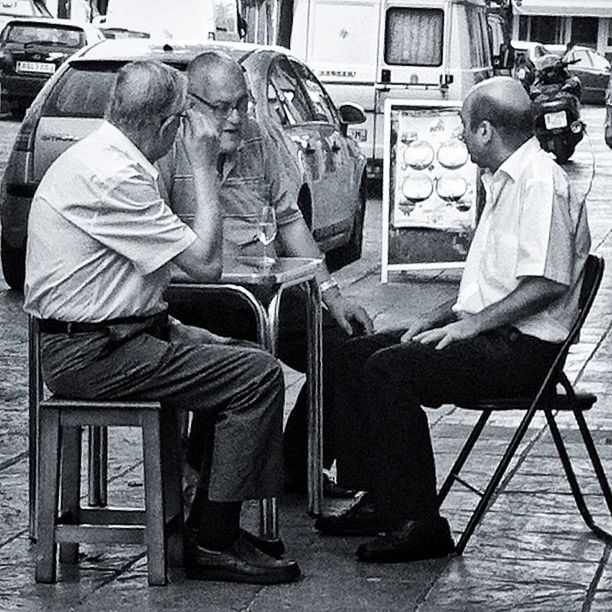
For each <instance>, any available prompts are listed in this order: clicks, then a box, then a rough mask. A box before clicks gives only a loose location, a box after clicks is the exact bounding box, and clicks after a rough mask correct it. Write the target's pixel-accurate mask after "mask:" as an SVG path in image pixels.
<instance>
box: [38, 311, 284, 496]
mask: <svg viewBox="0 0 612 612" xmlns="http://www.w3.org/2000/svg"><path fill="white" fill-rule="evenodd" d="M41 344H42V365H43V373H44V378H45V382H46V383H47V386H48V387H49V388H50V389H51V391H53V393H56V394H58V395H61V396H63V397H69V398H70V397H73V398H85V399H99V398H101V399H114V398H122V399H130V398H139V399H154V400H160V401H161V402H162V404H164V405H167V406H170V407H172V408H177V409H183V410H192V411H194V413H195V414H201V415H203V421H204V422H205V423H206V424H207V426H206V427H203V428H202V429H201V430H199V431H198V432H197V433H196V434H195V435H198V436H199V439H198V440H197V441H192V444H199V445H200V446H201V447H202V448H203V449H204V451H203V452H202V453H201V455H200V463H199V464H198V467H200V468H201V479H200V481H201V486H202V488H203V489H204V490H206V491H207V492H208V498H209V499H210V500H212V501H217V502H233V501H242V500H245V499H253V498H264V497H273V496H277V495H279V494H280V493H281V492H282V485H283V478H282V454H281V436H282V424H283V421H282V419H283V406H284V385H283V374H282V370H281V368H280V365H279V363H278V362H277V361H276V359H274V358H273V357H272V356H271V355H270V354H269V353H268V352H266V351H263V350H261V349H259V348H257V347H252V346H243V345H240V344H239V343H235V342H222V341H220V340H219V339H218V338H214V337H212V336H211V334H208V333H207V332H206V331H205V330H201V329H196V328H192V327H187V326H184V325H180V324H179V323H178V322H170V323H169V324H165V323H162V324H155V325H153V326H145V327H143V326H142V325H141V324H120V325H116V326H112V327H110V328H108V329H106V330H104V331H99V332H98V331H96V332H91V333H77V334H73V335H72V336H70V335H68V334H43V335H42V342H41Z"/></svg>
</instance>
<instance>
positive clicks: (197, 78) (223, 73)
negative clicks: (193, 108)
mask: <svg viewBox="0 0 612 612" xmlns="http://www.w3.org/2000/svg"><path fill="white" fill-rule="evenodd" d="M187 79H188V81H189V86H188V89H189V91H190V92H193V93H195V94H196V95H198V96H201V97H203V98H205V99H207V100H209V99H212V98H213V97H215V94H216V92H217V91H218V90H219V88H224V89H230V90H235V89H244V88H246V80H245V78H244V73H243V71H242V68H241V66H240V64H238V62H236V61H234V60H233V59H232V58H231V57H229V56H228V55H225V54H224V53H222V52H220V51H206V52H205V53H201V54H200V55H198V56H197V57H196V58H194V59H193V60H192V61H191V62H190V64H189V66H188V68H187Z"/></svg>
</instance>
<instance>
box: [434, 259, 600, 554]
mask: <svg viewBox="0 0 612 612" xmlns="http://www.w3.org/2000/svg"><path fill="white" fill-rule="evenodd" d="M603 271H604V260H603V259H602V258H601V257H599V256H596V255H589V256H588V259H587V262H586V267H585V272H584V279H583V282H582V288H581V292H580V301H579V310H578V314H577V316H576V319H575V321H574V324H573V326H572V328H571V330H570V333H569V335H568V336H567V339H566V340H565V342H564V343H563V344H562V346H561V348H560V349H559V353H558V354H557V357H556V358H555V360H554V362H553V364H552V366H551V367H550V369H549V371H548V373H547V374H546V377H545V378H544V382H543V383H542V386H541V387H540V389H539V390H538V392H537V393H536V394H535V397H533V398H502V399H491V400H488V399H487V400H480V401H476V402H474V403H471V404H469V405H461V406H459V408H464V409H467V410H477V411H479V412H481V413H482V414H481V415H480V417H479V419H478V421H477V422H476V425H475V426H474V428H473V429H472V431H471V433H470V434H469V436H468V438H467V440H466V442H465V444H464V446H463V448H462V449H461V451H460V452H459V455H458V456H457V459H456V460H455V463H454V465H453V467H452V468H451V470H450V472H449V474H448V476H447V477H446V480H445V481H444V483H443V484H442V487H441V488H440V493H439V494H438V501H439V503H440V504H442V502H443V501H444V499H445V498H446V496H447V495H448V493H449V491H450V489H451V487H452V485H453V484H454V483H455V481H457V482H459V483H460V484H462V485H463V486H465V487H466V488H468V489H469V490H470V491H472V492H474V493H476V494H477V495H479V496H480V501H479V502H478V504H477V506H476V508H475V510H474V511H473V513H472V515H471V517H470V519H469V521H468V523H467V526H466V528H465V530H464V531H463V533H462V534H461V537H460V539H459V542H458V544H457V553H459V554H461V553H462V552H463V551H464V549H465V547H466V545H467V543H468V540H469V539H470V537H471V536H472V534H473V533H474V530H475V529H476V527H477V526H478V523H479V522H480V520H481V519H482V517H483V515H484V513H485V512H486V510H487V508H488V507H489V505H490V504H491V502H492V498H493V495H494V494H495V492H496V490H497V487H498V486H499V484H500V482H501V480H502V478H503V476H504V474H505V472H506V470H507V469H508V466H509V465H510V461H511V460H512V458H513V457H514V455H515V453H516V451H517V449H518V446H519V444H520V443H521V440H522V439H523V436H524V435H525V432H526V431H527V428H528V427H529V424H530V423H531V421H532V419H533V417H534V416H535V414H536V412H537V411H543V412H544V414H545V416H546V421H547V423H548V427H549V428H550V432H551V434H552V437H553V441H554V444H555V447H556V449H557V452H558V453H559V458H560V459H561V463H562V464H563V468H564V470H565V475H566V477H567V480H568V483H569V485H570V489H571V491H572V494H573V496H574V499H575V500H576V505H577V506H578V510H579V511H580V515H581V516H582V518H583V520H584V522H585V523H586V524H587V526H588V527H589V528H590V529H591V531H593V533H594V534H595V535H596V536H598V537H599V538H601V539H603V540H604V541H605V542H607V543H609V544H612V535H611V534H610V533H608V532H607V531H604V530H603V529H602V528H601V527H599V526H598V525H596V524H595V521H594V520H593V517H592V516H591V513H590V512H589V509H588V508H587V505H586V502H585V500H584V497H583V495H582V491H581V490H580V486H579V484H578V480H577V479H576V474H575V472H574V468H573V467H572V463H571V460H570V457H569V455H568V453H567V449H566V447H565V444H564V442H563V438H562V437H561V433H560V431H559V427H558V425H557V423H556V421H555V413H556V411H564V412H567V411H570V412H572V413H573V414H574V417H575V419H576V423H577V424H578V429H579V430H580V433H581V435H582V440H583V442H584V445H585V447H586V450H587V453H588V455H589V458H590V460H591V463H592V465H593V469H594V471H595V474H596V476H597V480H598V481H599V485H600V487H601V490H602V492H603V495H604V498H605V501H606V504H607V506H608V509H609V511H610V514H611V515H612V491H611V490H610V485H609V483H608V480H607V478H606V475H605V472H604V470H603V466H602V464H601V460H600V458H599V454H598V452H597V449H596V448H595V444H594V442H593V438H592V436H591V433H590V431H589V428H588V426H587V423H586V420H585V418H584V414H583V413H584V411H586V410H589V409H590V408H591V407H592V406H593V404H594V403H595V402H596V401H597V397H596V396H595V395H593V394H591V393H576V392H575V391H574V389H573V387H572V384H571V383H570V381H569V380H568V378H567V376H566V375H565V373H564V372H563V368H564V366H565V360H566V358H567V354H568V352H569V349H570V346H571V345H572V344H573V343H574V342H576V341H577V339H578V336H579V334H580V330H581V328H582V324H583V323H584V321H585V319H586V317H587V315H588V313H589V310H590V308H591V305H592V304H593V301H594V299H595V296H596V295H597V290H598V289H599V285H600V283H601V279H602V276H603ZM558 385H560V386H561V387H562V390H561V391H560V390H559V389H558ZM507 410H521V411H524V412H525V415H524V416H523V419H522V421H521V422H520V424H519V425H518V427H517V429H516V431H515V433H514V435H513V437H512V439H511V440H510V442H509V444H508V446H507V448H506V451H505V452H504V454H503V456H502V458H501V460H500V462H499V464H498V466H497V468H496V469H495V472H494V473H493V476H492V477H491V479H490V480H489V483H488V485H487V487H486V489H485V490H484V492H481V491H479V490H478V489H477V488H476V487H474V486H472V485H471V484H469V483H468V482H466V481H465V480H463V479H462V478H461V476H460V473H461V470H462V468H463V466H464V464H465V462H466V461H467V459H468V457H469V456H470V453H471V451H472V449H473V448H474V445H475V444H476V442H477V440H478V439H479V437H480V434H481V433H482V430H483V429H484V426H485V425H486V423H487V421H488V420H489V417H490V416H491V414H492V413H493V412H498V411H507Z"/></svg>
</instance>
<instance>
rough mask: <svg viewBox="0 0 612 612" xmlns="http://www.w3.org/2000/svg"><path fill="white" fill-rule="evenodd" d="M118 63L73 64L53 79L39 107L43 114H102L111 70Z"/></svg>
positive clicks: (54, 115)
mask: <svg viewBox="0 0 612 612" xmlns="http://www.w3.org/2000/svg"><path fill="white" fill-rule="evenodd" d="M119 66H120V64H109V65H105V66H96V67H95V68H93V67H89V66H87V65H85V66H80V65H79V64H78V63H75V64H73V65H72V66H70V67H69V68H68V70H66V72H65V73H64V75H63V76H62V77H61V78H60V79H59V80H58V81H57V83H56V84H55V86H54V87H53V89H52V90H51V92H50V94H49V96H48V98H47V101H46V102H45V105H44V106H43V109H42V115H43V116H44V117H90V118H101V117H103V116H104V111H105V109H106V104H107V102H108V99H109V95H110V90H111V87H112V85H113V82H114V80H115V73H116V72H117V70H118V69H119Z"/></svg>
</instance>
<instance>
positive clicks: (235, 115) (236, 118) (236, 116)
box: [227, 108, 240, 124]
mask: <svg viewBox="0 0 612 612" xmlns="http://www.w3.org/2000/svg"><path fill="white" fill-rule="evenodd" d="M227 120H228V121H229V122H230V123H233V124H238V123H240V112H239V111H238V109H237V108H232V110H231V111H230V113H229V115H228V116H227Z"/></svg>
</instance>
